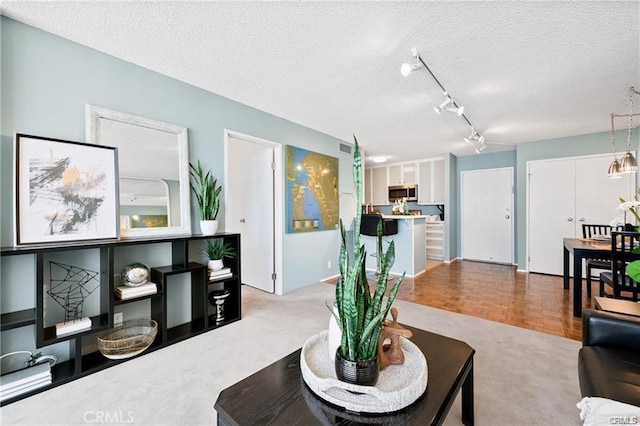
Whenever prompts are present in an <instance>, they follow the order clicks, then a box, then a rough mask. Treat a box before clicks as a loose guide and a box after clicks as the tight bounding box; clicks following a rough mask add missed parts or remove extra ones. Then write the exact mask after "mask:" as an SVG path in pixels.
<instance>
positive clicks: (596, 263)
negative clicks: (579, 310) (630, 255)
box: [582, 223, 617, 299]
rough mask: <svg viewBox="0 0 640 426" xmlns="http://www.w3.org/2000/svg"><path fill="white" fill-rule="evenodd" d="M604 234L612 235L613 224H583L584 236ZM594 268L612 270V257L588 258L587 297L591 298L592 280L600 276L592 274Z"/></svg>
mask: <svg viewBox="0 0 640 426" xmlns="http://www.w3.org/2000/svg"><path fill="white" fill-rule="evenodd" d="M616 229H617V228H616ZM604 236H608V237H610V236H611V225H593V224H586V223H583V224H582V238H587V239H592V238H594V237H604ZM607 241H608V240H607ZM594 269H600V270H605V271H609V270H611V259H610V258H606V259H587V273H586V275H587V297H588V298H589V299H591V280H592V279H593V278H596V279H597V278H598V275H596V276H593V275H592V274H593V270H594Z"/></svg>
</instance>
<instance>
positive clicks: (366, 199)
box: [362, 168, 373, 205]
mask: <svg viewBox="0 0 640 426" xmlns="http://www.w3.org/2000/svg"><path fill="white" fill-rule="evenodd" d="M372 187H373V185H371V169H370V168H366V169H364V183H363V185H362V191H363V194H362V202H363V203H364V204H366V205H370V204H371V188H372Z"/></svg>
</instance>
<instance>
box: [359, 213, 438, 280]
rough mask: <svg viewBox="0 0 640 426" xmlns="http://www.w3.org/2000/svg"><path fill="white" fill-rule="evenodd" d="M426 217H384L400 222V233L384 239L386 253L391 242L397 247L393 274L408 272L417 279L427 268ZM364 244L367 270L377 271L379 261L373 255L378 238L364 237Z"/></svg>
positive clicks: (384, 217) (407, 273)
mask: <svg viewBox="0 0 640 426" xmlns="http://www.w3.org/2000/svg"><path fill="white" fill-rule="evenodd" d="M426 217H427V216H425V215H382V218H383V219H394V220H397V221H398V233H397V234H395V235H386V236H383V237H382V241H383V250H384V251H386V250H387V249H388V247H389V244H388V243H390V242H391V241H394V244H395V247H396V259H395V262H394V263H393V266H392V267H391V273H392V274H394V275H401V274H402V273H403V272H406V276H407V277H415V276H417V275H420V274H422V273H423V272H424V268H425V266H426V262H427V257H426V245H425V222H426ZM362 242H363V243H364V245H365V249H366V250H367V260H366V268H367V270H369V271H375V270H376V268H377V259H376V257H375V256H371V254H375V253H376V237H372V236H368V235H362Z"/></svg>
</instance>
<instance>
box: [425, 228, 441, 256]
mask: <svg viewBox="0 0 640 426" xmlns="http://www.w3.org/2000/svg"><path fill="white" fill-rule="evenodd" d="M425 241H426V251H427V259H438V260H442V259H444V222H442V221H429V220H428V221H427V222H426V225H425Z"/></svg>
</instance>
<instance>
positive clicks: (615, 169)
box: [607, 113, 622, 179]
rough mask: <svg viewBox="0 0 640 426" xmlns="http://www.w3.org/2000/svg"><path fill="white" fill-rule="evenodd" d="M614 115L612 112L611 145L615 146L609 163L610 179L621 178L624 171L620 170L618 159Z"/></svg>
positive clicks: (608, 172)
mask: <svg viewBox="0 0 640 426" xmlns="http://www.w3.org/2000/svg"><path fill="white" fill-rule="evenodd" d="M613 116H614V114H613V113H611V146H612V147H613V161H612V162H611V164H610V165H609V170H608V171H607V174H608V175H609V179H619V178H621V177H622V171H621V170H620V162H619V161H618V155H617V154H616V132H615V130H614V128H613Z"/></svg>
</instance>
